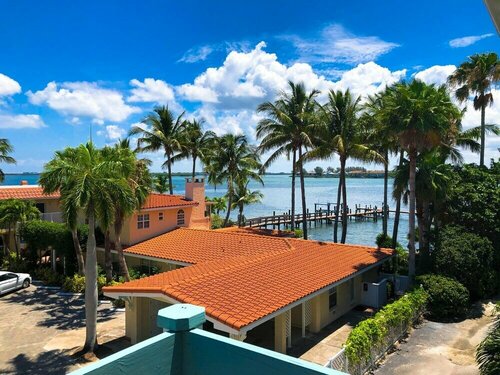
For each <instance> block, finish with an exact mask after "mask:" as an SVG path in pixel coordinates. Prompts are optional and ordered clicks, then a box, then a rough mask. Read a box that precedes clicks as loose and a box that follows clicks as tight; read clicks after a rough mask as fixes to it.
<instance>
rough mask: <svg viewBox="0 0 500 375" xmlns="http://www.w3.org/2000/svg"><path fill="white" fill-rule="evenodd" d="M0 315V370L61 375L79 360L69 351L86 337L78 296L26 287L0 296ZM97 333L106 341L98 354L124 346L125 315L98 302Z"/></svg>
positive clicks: (77, 363)
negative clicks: (65, 295)
mask: <svg viewBox="0 0 500 375" xmlns="http://www.w3.org/2000/svg"><path fill="white" fill-rule="evenodd" d="M0 317H1V318H0V374H65V373H66V372H68V371H71V370H73V369H75V368H78V367H80V366H81V365H82V364H81V363H79V362H78V361H77V360H76V359H75V358H74V357H73V356H72V355H73V354H74V353H75V352H76V351H78V350H79V349H81V346H82V345H83V343H84V340H85V321H84V301H83V298H75V297H64V296H60V295H58V294H57V291H55V290H47V289H41V288H37V287H35V286H30V287H29V288H28V289H25V290H20V291H16V292H12V293H10V294H7V295H4V296H1V297H0ZM97 332H98V342H99V344H103V343H107V344H106V345H104V346H103V348H102V350H101V352H102V355H106V354H109V353H110V352H111V351H114V348H113V344H114V346H115V347H116V349H121V348H122V347H124V346H126V345H127V343H126V342H125V343H124V340H123V338H122V337H123V336H124V334H125V314H124V313H123V312H117V311H115V310H114V309H112V305H111V304H102V305H100V306H99V308H98V325H97ZM120 338H122V339H120ZM106 346H107V347H111V348H113V349H106ZM99 356H101V355H99Z"/></svg>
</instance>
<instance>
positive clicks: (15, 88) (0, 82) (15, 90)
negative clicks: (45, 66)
mask: <svg viewBox="0 0 500 375" xmlns="http://www.w3.org/2000/svg"><path fill="white" fill-rule="evenodd" d="M20 92H21V85H20V84H19V83H18V82H17V81H15V80H13V79H12V78H10V77H8V76H6V75H5V74H2V73H0V98H1V97H2V96H11V95H14V94H19V93H20Z"/></svg>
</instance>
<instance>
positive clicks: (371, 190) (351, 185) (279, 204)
mask: <svg viewBox="0 0 500 375" xmlns="http://www.w3.org/2000/svg"><path fill="white" fill-rule="evenodd" d="M21 180H27V181H28V183H29V184H30V185H34V184H36V183H37V181H38V175H22V174H19V175H6V176H5V181H4V183H3V184H4V185H19V183H20V181H21ZM263 180H264V186H261V185H259V184H257V183H255V182H252V183H251V184H250V189H251V190H260V191H261V192H262V193H263V194H264V199H263V200H262V203H259V204H254V205H251V206H248V207H246V208H245V216H246V217H248V218H251V217H257V216H268V215H272V214H273V211H275V212H276V214H279V213H283V212H287V211H288V210H289V209H290V205H291V202H290V190H291V187H290V185H291V178H290V177H289V176H288V175H267V176H264V177H263ZM184 181H185V178H184V177H181V176H174V177H173V184H174V190H175V191H174V192H175V193H176V194H183V193H184ZM337 185H338V179H337V178H306V180H305V186H306V194H307V197H306V204H307V207H308V208H309V210H310V211H311V212H312V211H314V203H327V202H332V203H334V202H335V201H336V196H337ZM391 186H392V180H391V181H390V182H389V188H390V187H391ZM383 189H384V181H383V180H382V179H379V178H348V179H347V195H348V196H347V199H348V202H349V206H351V207H354V205H355V204H361V205H377V206H379V207H380V206H381V205H382V201H383ZM389 190H390V189H389ZM225 193H226V189H225V188H224V187H223V186H218V187H217V188H214V187H213V186H207V189H206V194H207V196H209V197H215V196H222V195H224V194H225ZM296 198H297V203H296V204H297V213H299V212H300V210H301V203H300V189H299V181H298V179H297V188H296ZM389 207H390V208H391V209H394V207H395V203H394V202H392V201H390V202H389ZM231 216H232V217H233V218H234V219H235V218H236V213H233V215H231ZM392 227H393V214H392V216H390V217H389V233H392ZM381 231H382V221H381V220H379V221H378V222H372V221H363V222H356V221H350V222H349V223H348V231H347V242H349V243H354V244H362V245H373V244H374V241H375V237H376V235H377V234H378V233H380V232H381ZM407 231H408V215H404V214H402V215H401V221H400V225H399V236H398V237H399V239H400V241H401V242H404V241H402V239H403V238H405V237H406V233H407ZM339 235H340V231H339ZM310 237H311V238H313V239H317V240H322V241H331V240H332V239H333V229H332V226H331V225H326V224H323V225H322V226H320V225H318V226H316V227H314V225H313V227H312V228H310Z"/></svg>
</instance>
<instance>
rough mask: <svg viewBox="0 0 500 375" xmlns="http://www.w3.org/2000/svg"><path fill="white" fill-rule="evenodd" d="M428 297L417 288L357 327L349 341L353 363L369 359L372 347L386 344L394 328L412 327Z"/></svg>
mask: <svg viewBox="0 0 500 375" xmlns="http://www.w3.org/2000/svg"><path fill="white" fill-rule="evenodd" d="M427 298H428V296H427V293H426V292H425V291H423V290H422V289H415V290H414V291H412V292H409V293H407V294H406V295H405V296H403V297H401V298H400V299H399V300H397V301H395V302H393V303H391V304H388V305H386V306H385V307H383V308H382V309H381V310H380V311H379V312H378V313H376V314H375V315H374V316H373V317H372V318H368V319H366V320H363V321H362V322H361V323H359V324H358V325H357V326H356V327H354V329H353V330H352V331H351V333H350V334H349V336H348V337H347V341H346V354H347V358H348V359H349V362H350V363H351V364H354V365H355V364H359V363H363V362H366V361H367V360H369V359H370V355H371V354H370V350H371V349H372V348H373V347H375V346H378V345H381V344H382V343H385V340H386V339H387V335H388V332H389V330H390V329H391V328H392V327H397V328H398V327H406V328H408V327H410V325H411V324H412V323H413V322H414V320H415V319H416V318H417V317H418V316H419V315H420V314H421V313H422V311H423V310H424V309H425V305H426V302H427ZM385 344H390V343H385Z"/></svg>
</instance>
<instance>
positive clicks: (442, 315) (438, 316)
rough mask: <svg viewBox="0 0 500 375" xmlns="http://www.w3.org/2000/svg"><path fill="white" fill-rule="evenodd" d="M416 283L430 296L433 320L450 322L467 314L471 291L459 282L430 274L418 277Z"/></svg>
mask: <svg viewBox="0 0 500 375" xmlns="http://www.w3.org/2000/svg"><path fill="white" fill-rule="evenodd" d="M416 282H417V284H421V285H422V287H423V288H424V290H425V291H426V292H427V293H428V294H429V301H428V303H427V308H428V310H429V314H430V317H431V318H432V319H435V320H444V321H448V320H454V319H460V318H462V317H464V316H465V315H466V314H467V311H468V309H469V291H468V290H467V288H466V287H465V286H463V285H462V284H460V283H459V282H458V281H457V280H455V279H452V278H449V277H446V276H442V275H433V274H429V275H422V276H418V277H417V280H416Z"/></svg>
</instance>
